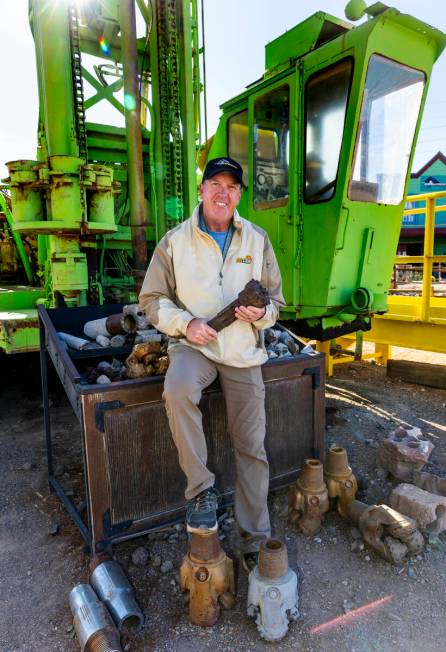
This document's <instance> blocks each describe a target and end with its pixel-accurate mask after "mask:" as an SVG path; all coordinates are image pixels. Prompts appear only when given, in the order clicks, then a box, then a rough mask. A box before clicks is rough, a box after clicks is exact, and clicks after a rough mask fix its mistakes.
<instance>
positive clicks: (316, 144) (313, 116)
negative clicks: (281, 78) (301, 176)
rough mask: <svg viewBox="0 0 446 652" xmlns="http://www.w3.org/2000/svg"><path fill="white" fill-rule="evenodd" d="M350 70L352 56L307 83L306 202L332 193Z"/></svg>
mask: <svg viewBox="0 0 446 652" xmlns="http://www.w3.org/2000/svg"><path fill="white" fill-rule="evenodd" d="M352 70H353V61H352V59H344V60H343V61H340V62H339V63H337V64H335V65H334V66H330V67H329V68H325V69H324V70H322V71H320V72H317V73H316V74H314V75H312V76H311V77H310V78H309V79H308V82H307V86H306V102H305V105H306V106H305V108H306V125H305V186H304V198H305V201H306V202H307V203H309V204H314V203H317V202H322V201H328V200H329V199H331V198H332V197H333V195H334V194H335V190H336V179H337V175H338V166H339V156H340V153H341V145H342V136H343V133H344V123H345V115H346V110H347V100H348V93H349V89H350V82H351V77H352Z"/></svg>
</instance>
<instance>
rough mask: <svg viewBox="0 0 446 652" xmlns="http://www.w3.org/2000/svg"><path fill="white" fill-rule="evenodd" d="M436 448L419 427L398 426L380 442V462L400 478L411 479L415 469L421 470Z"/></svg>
mask: <svg viewBox="0 0 446 652" xmlns="http://www.w3.org/2000/svg"><path fill="white" fill-rule="evenodd" d="M433 449H434V445H433V444H431V442H430V441H428V440H427V439H425V438H424V437H423V434H422V432H421V430H420V429H419V428H412V429H410V430H405V429H404V428H402V427H401V426H398V428H396V429H395V430H394V431H393V432H392V433H391V435H390V437H388V438H387V439H384V440H383V441H381V442H380V443H379V446H378V464H379V465H380V466H381V467H383V468H384V469H387V470H388V471H390V473H391V474H392V475H393V476H395V478H398V480H405V481H410V480H411V479H412V476H413V472H414V471H420V470H421V469H422V468H423V466H424V465H425V464H426V462H427V461H428V460H429V457H430V455H431V453H432V451H433Z"/></svg>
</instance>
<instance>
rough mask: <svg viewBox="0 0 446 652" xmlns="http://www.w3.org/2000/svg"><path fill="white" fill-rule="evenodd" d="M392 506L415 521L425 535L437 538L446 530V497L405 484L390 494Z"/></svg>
mask: <svg viewBox="0 0 446 652" xmlns="http://www.w3.org/2000/svg"><path fill="white" fill-rule="evenodd" d="M390 506H391V507H393V508H394V509H396V510H398V511H399V512H401V513H402V514H405V515H406V516H410V517H411V518H413V519H415V520H416V522H417V523H418V525H419V527H420V529H421V530H422V531H423V532H424V533H425V534H429V535H432V536H437V535H438V534H440V532H443V531H444V530H446V497H445V496H437V495H436V494H431V493H429V492H428V491H424V489H420V488H419V487H415V486H414V485H411V484H407V483H403V484H399V485H398V486H397V487H395V489H394V490H393V491H392V493H391V494H390Z"/></svg>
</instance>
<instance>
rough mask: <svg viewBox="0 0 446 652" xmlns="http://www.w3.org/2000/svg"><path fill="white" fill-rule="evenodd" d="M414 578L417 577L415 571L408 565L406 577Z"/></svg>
mask: <svg viewBox="0 0 446 652" xmlns="http://www.w3.org/2000/svg"><path fill="white" fill-rule="evenodd" d="M416 576H417V571H416V570H415V568H414V567H413V566H411V565H410V564H409V566H408V567H407V577H411V578H414V577H416Z"/></svg>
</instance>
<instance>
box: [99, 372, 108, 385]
mask: <svg viewBox="0 0 446 652" xmlns="http://www.w3.org/2000/svg"><path fill="white" fill-rule="evenodd" d="M110 383H111V380H110V378H109V377H108V376H106V375H105V374H101V375H100V376H99V377H98V378H97V379H96V384H97V385H109V384H110Z"/></svg>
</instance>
